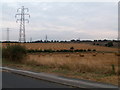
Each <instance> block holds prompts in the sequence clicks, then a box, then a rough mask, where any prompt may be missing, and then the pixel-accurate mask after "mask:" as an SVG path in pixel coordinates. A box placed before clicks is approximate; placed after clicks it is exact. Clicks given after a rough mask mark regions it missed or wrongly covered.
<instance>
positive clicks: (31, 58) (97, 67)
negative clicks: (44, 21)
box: [2, 43, 120, 85]
mask: <svg viewBox="0 0 120 90" xmlns="http://www.w3.org/2000/svg"><path fill="white" fill-rule="evenodd" d="M13 44H14V43H12V44H11V45H13ZM17 44H18V43H17ZM2 45H3V47H4V46H6V44H5V43H3V44H2ZM21 45H24V46H25V47H26V48H27V49H40V50H44V49H52V50H60V49H70V47H74V49H96V50H97V51H110V52H113V53H102V52H101V53H100V52H84V53H80V52H73V53H70V52H69V53H63V52H60V53H58V52H55V53H32V54H30V53H28V54H27V58H26V59H25V60H24V62H23V63H24V64H26V65H27V64H28V65H29V64H30V65H33V66H37V67H39V66H45V67H46V66H47V67H48V69H49V70H50V69H51V70H67V71H71V72H73V73H84V74H86V75H83V76H81V75H78V76H77V77H78V78H83V79H88V78H90V79H91V80H94V81H101V82H107V83H111V84H115V85H118V76H117V74H120V71H119V69H118V58H119V57H120V54H117V53H115V52H117V51H118V49H117V48H110V47H103V46H93V45H89V44H81V43H22V44H21ZM113 68H114V69H113ZM94 74H95V75H94ZM96 74H100V75H103V76H104V75H105V76H104V77H101V76H100V77H98V76H96Z"/></svg>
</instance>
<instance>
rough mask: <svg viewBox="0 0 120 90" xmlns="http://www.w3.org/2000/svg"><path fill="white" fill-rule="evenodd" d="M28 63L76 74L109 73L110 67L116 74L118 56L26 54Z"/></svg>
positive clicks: (110, 54) (109, 54)
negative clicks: (113, 68)
mask: <svg viewBox="0 0 120 90" xmlns="http://www.w3.org/2000/svg"><path fill="white" fill-rule="evenodd" d="M27 60H28V61H33V62H36V64H37V65H38V66H39V65H43V66H44V65H45V66H49V67H53V68H63V69H68V70H72V71H76V72H101V73H111V72H112V71H113V70H112V65H114V66H115V72H116V73H117V72H118V56H116V55H115V54H114V53H105V54H103V53H50V54H46V53H37V54H28V59H27Z"/></svg>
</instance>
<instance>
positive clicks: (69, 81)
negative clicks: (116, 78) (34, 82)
mask: <svg viewBox="0 0 120 90" xmlns="http://www.w3.org/2000/svg"><path fill="white" fill-rule="evenodd" d="M0 69H2V70H3V71H9V72H11V73H16V74H20V75H25V76H29V77H32V78H36V79H41V80H46V81H50V82H54V83H59V84H64V85H69V86H73V87H77V88H89V89H93V88H98V89H100V88H101V89H102V88H103V89H112V90H119V89H120V87H118V86H116V85H112V84H106V83H100V82H94V81H90V80H82V79H73V78H67V77H62V76H57V75H53V74H47V73H43V72H40V73H38V72H32V71H25V70H20V69H13V68H9V67H0Z"/></svg>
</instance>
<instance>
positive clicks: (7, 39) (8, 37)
mask: <svg viewBox="0 0 120 90" xmlns="http://www.w3.org/2000/svg"><path fill="white" fill-rule="evenodd" d="M9 31H10V30H9V28H7V41H8V42H9Z"/></svg>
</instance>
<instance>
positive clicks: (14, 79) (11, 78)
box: [2, 72, 72, 88]
mask: <svg viewBox="0 0 120 90" xmlns="http://www.w3.org/2000/svg"><path fill="white" fill-rule="evenodd" d="M2 85H3V88H72V87H70V86H65V85H61V84H57V83H52V82H48V81H44V80H38V79H35V78H31V77H27V76H22V75H18V74H13V73H10V72H3V73H2Z"/></svg>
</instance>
